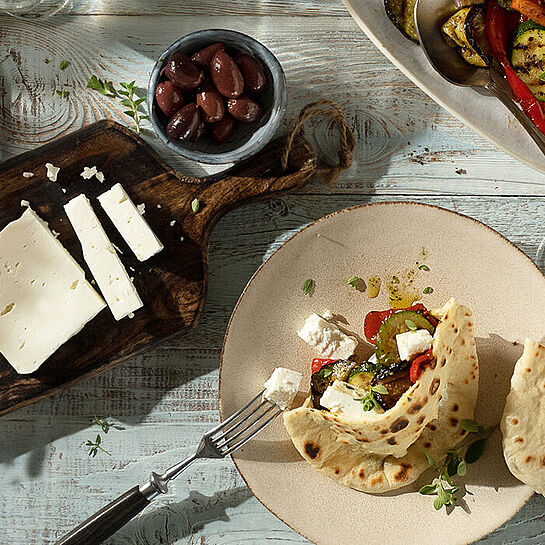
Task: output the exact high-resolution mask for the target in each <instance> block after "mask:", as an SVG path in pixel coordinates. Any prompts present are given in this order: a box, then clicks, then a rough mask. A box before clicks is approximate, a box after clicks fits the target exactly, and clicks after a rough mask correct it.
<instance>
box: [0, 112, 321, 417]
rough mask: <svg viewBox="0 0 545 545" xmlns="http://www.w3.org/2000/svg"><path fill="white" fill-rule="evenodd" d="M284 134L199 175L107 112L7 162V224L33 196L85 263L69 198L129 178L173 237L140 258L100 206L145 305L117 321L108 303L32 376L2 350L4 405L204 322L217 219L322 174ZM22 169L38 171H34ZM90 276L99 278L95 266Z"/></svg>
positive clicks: (300, 144)
mask: <svg viewBox="0 0 545 545" xmlns="http://www.w3.org/2000/svg"><path fill="white" fill-rule="evenodd" d="M285 143H286V142H285V139H284V138H280V139H277V140H275V141H273V142H272V143H271V144H269V145H268V146H267V147H266V148H265V149H264V150H263V151H262V152H260V154H259V160H257V161H256V159H255V158H252V159H251V160H250V161H246V162H244V163H241V164H239V165H237V166H236V167H235V168H234V169H233V170H231V171H230V173H229V175H225V176H221V177H219V178H215V179H208V180H200V179H197V178H193V177H190V176H185V175H181V174H179V173H176V172H174V171H173V170H171V169H170V168H169V167H167V166H166V165H165V164H164V163H163V162H162V161H161V160H160V158H159V157H158V156H156V155H155V153H154V152H153V151H152V150H151V148H150V147H149V146H147V145H146V144H145V143H144V142H143V141H142V140H141V139H140V138H138V137H137V136H136V134H135V133H133V132H132V131H130V130H129V129H127V128H126V127H123V126H121V125H118V124H117V123H113V122H111V121H100V122H97V123H94V124H92V125H89V126H88V127H85V128H83V129H80V130H79V131H76V132H75V133H73V134H68V135H66V136H64V137H62V138H59V139H57V140H55V141H53V142H52V143H50V144H47V145H45V146H42V147H40V148H38V149H36V150H33V151H30V152H27V153H25V154H23V155H20V156H18V157H16V158H15V159H13V160H10V161H6V162H4V163H3V164H0V179H2V182H3V183H2V186H1V188H0V203H1V206H0V224H1V225H7V224H8V223H9V222H10V221H13V220H14V219H16V218H17V217H19V215H20V214H21V207H20V202H21V200H23V199H24V200H26V201H28V202H30V205H31V206H32V207H33V208H34V209H35V210H36V212H38V214H39V215H40V217H41V218H42V219H43V220H44V221H46V222H48V223H49V225H50V227H51V228H52V229H54V230H55V231H56V232H58V233H59V240H60V241H61V242H62V243H63V245H64V247H65V248H66V249H67V250H68V251H69V252H70V253H71V254H72V255H73V256H74V257H75V258H76V259H78V258H79V262H80V264H81V265H82V266H84V268H85V269H86V270H87V267H86V266H85V261H84V259H83V257H82V254H81V248H80V243H79V241H78V239H77V237H76V236H75V233H74V231H73V229H72V227H71V225H70V222H69V221H68V220H67V217H66V214H65V212H64V210H63V205H64V204H65V203H66V202H68V200H69V199H71V198H74V197H76V196H77V195H79V194H81V193H84V194H86V195H87V196H88V197H89V198H92V199H94V198H95V197H97V196H98V195H99V194H101V193H102V192H104V191H107V190H108V189H109V188H110V187H111V186H112V185H113V184H114V183H121V184H122V185H123V187H124V188H125V189H126V190H127V192H128V193H129V195H130V196H131V198H132V200H133V201H134V202H135V203H137V204H138V203H144V204H145V205H146V206H147V210H148V212H147V214H146V219H147V220H148V222H149V223H150V225H151V226H152V229H153V230H154V232H155V233H156V234H157V236H158V238H159V240H161V241H162V242H163V244H164V249H163V250H162V251H161V252H160V253H159V254H158V255H157V256H155V257H154V258H153V259H151V260H148V261H145V262H139V261H138V260H136V259H134V258H133V255H132V252H131V250H130V249H129V247H128V246H127V244H126V243H125V241H124V240H123V239H122V237H121V236H120V235H119V233H117V232H116V231H115V229H109V228H108V226H109V225H110V222H109V221H108V220H107V219H106V215H105V213H104V212H103V211H102V209H101V207H99V206H98V205H96V206H95V211H96V213H97V216H98V217H99V219H100V221H101V223H102V225H103V226H105V228H106V229H107V231H109V232H110V239H111V240H112V242H113V243H114V244H115V245H116V246H117V247H118V248H120V249H121V253H122V255H123V258H122V259H123V261H124V264H125V266H127V267H129V268H130V271H132V275H133V276H134V284H135V287H136V289H137V290H138V292H139V294H140V296H141V298H142V301H143V302H144V307H143V308H142V309H140V310H138V311H137V312H135V314H134V317H133V319H132V320H131V321H130V322H128V320H127V319H125V320H120V321H116V320H115V319H114V318H113V316H112V315H111V313H110V312H101V313H100V314H99V315H98V316H97V317H96V318H94V319H93V322H92V324H89V327H85V328H83V330H82V331H81V332H79V333H78V334H77V335H75V336H74V337H73V338H72V339H70V340H69V341H68V342H66V343H65V344H64V345H63V346H62V347H61V348H60V349H59V350H57V351H56V352H55V353H54V354H53V355H52V356H51V357H50V358H48V360H47V361H46V362H45V363H44V364H43V365H42V367H40V369H39V370H38V371H36V372H35V373H32V374H30V375H19V374H18V373H16V372H15V370H14V369H13V368H12V367H11V366H10V365H9V363H8V362H7V361H6V360H5V359H3V358H2V359H1V360H0V414H4V413H6V412H9V411H12V410H14V409H16V408H19V407H21V406H23V405H26V404H28V403H32V402H33V401H35V400H37V399H40V398H42V397H44V396H45V395H49V394H51V393H52V392H55V391H57V390H59V389H60V388H64V387H67V386H68V385H71V384H74V383H75V382H77V381H79V380H81V379H83V378H84V377H88V376H93V375H95V374H97V373H100V372H102V371H104V370H106V369H109V368H111V367H113V366H114V365H117V364H119V363H121V362H122V361H124V360H126V359H127V358H130V357H131V356H134V355H135V354H138V353H140V352H142V351H143V350H146V349H147V348H149V347H150V346H154V345H156V344H157V343H158V342H161V341H164V340H165V339H168V338H169V337H170V336H172V335H173V334H174V333H179V332H180V331H183V330H186V329H192V328H193V327H195V326H196V324H197V323H198V321H199V318H200V314H201V312H202V308H203V304H204V296H205V293H206V285H207V280H208V278H207V267H208V243H209V240H210V235H211V233H212V229H213V228H214V226H215V224H216V222H217V221H218V220H219V219H220V218H221V216H223V215H224V214H225V213H227V212H228V211H229V210H232V209H233V208H235V207H236V206H240V205H243V204H249V203H251V202H255V201H259V200H262V199H267V198H272V197H275V196H278V195H281V194H284V193H286V192H289V191H295V190H297V189H301V188H302V186H303V185H304V184H305V183H306V182H307V181H308V180H309V179H310V177H311V176H312V175H313V173H314V170H315V163H316V162H315V155H314V152H313V151H312V150H311V149H310V148H309V146H308V145H307V144H306V142H305V141H304V140H302V139H301V138H298V139H297V140H296V141H295V142H294V146H293V147H292V150H291V152H290V155H289V159H290V162H289V165H288V168H287V169H286V171H285V172H281V169H280V167H279V160H278V157H279V155H280V153H281V151H282V150H283V149H284V147H285ZM48 161H49V162H51V163H52V164H53V165H55V166H58V167H60V172H59V174H58V178H57V181H56V182H51V181H49V180H47V179H46V178H45V166H44V165H45V163H46V162H48ZM93 165H95V166H97V168H98V169H99V170H100V171H102V172H103V173H104V175H105V177H106V181H105V182H104V183H103V184H102V183H99V182H98V181H97V180H96V179H95V178H93V179H92V180H85V179H83V178H82V177H81V176H80V173H81V172H82V171H83V169H84V167H85V166H88V167H89V166H93ZM128 165H130V168H127V166H128ZM22 172H32V173H34V174H35V175H34V176H33V177H32V178H28V179H27V178H24V177H23V176H22ZM63 191H64V192H63ZM194 199H198V200H199V202H200V203H201V204H200V209H199V211H198V213H194V212H193V210H192V208H191V203H192V201H193V200H194ZM173 221H174V222H175V224H174V225H172V222H173ZM87 275H88V278H89V279H90V278H92V275H91V274H89V271H88V270H87ZM67 362H70V365H69V366H68V367H67V365H66V363H67Z"/></svg>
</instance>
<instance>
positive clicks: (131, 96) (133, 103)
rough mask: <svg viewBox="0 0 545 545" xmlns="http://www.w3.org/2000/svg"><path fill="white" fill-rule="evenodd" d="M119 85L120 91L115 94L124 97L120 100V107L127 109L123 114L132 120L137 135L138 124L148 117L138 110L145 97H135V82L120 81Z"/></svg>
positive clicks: (136, 88) (136, 89)
mask: <svg viewBox="0 0 545 545" xmlns="http://www.w3.org/2000/svg"><path fill="white" fill-rule="evenodd" d="M119 85H120V86H121V89H118V91H117V94H118V95H120V96H124V97H126V98H122V99H120V102H121V105H122V106H125V107H126V108H129V110H126V111H124V112H123V113H124V114H126V115H128V116H129V117H132V118H133V120H134V130H135V131H136V133H137V134H140V131H141V129H140V122H141V121H142V120H143V119H149V116H148V115H145V114H142V112H141V111H140V110H139V108H140V105H141V104H142V102H144V101H145V100H146V97H142V98H138V95H136V92H137V91H138V87H137V86H136V82H135V81H131V82H130V83H126V82H124V81H121V82H120V83H119Z"/></svg>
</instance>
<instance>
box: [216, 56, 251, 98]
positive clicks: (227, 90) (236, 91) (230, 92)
mask: <svg viewBox="0 0 545 545" xmlns="http://www.w3.org/2000/svg"><path fill="white" fill-rule="evenodd" d="M210 74H211V75H212V81H213V82H214V85H215V86H216V89H217V90H218V91H219V92H220V93H221V94H222V95H223V96H224V97H227V98H236V97H238V96H239V95H240V94H242V91H243V90H244V79H243V78H242V74H241V73H240V70H239V68H238V66H237V65H236V63H235V61H234V60H233V58H232V57H231V56H230V55H228V54H227V53H226V52H225V51H223V50H221V49H220V50H219V51H216V53H214V56H213V57H212V62H211V63H210Z"/></svg>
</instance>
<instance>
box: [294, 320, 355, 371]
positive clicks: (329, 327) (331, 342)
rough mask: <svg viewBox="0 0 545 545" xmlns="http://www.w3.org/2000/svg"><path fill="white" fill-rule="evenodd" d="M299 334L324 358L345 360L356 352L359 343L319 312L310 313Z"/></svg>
mask: <svg viewBox="0 0 545 545" xmlns="http://www.w3.org/2000/svg"><path fill="white" fill-rule="evenodd" d="M297 334H298V335H299V337H301V339H303V340H304V341H305V342H306V343H307V344H309V345H310V346H312V347H314V348H315V349H316V352H317V353H318V354H319V355H320V356H322V357H324V358H331V359H341V360H345V359H347V358H349V357H350V356H352V354H354V351H355V350H356V346H357V344H358V341H357V340H356V338H355V337H350V336H349V335H346V334H344V333H343V332H342V331H341V330H340V329H339V328H338V327H337V326H336V325H334V324H331V323H329V322H327V321H326V320H324V319H323V318H322V317H321V316H318V314H312V315H310V316H309V317H308V318H307V319H306V320H305V325H304V326H303V327H302V329H301V330H299V331H298V332H297Z"/></svg>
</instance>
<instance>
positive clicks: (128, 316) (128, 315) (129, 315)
mask: <svg viewBox="0 0 545 545" xmlns="http://www.w3.org/2000/svg"><path fill="white" fill-rule="evenodd" d="M127 318H129V319H131V320H132V319H133V318H134V312H130V313H129V314H127Z"/></svg>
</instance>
